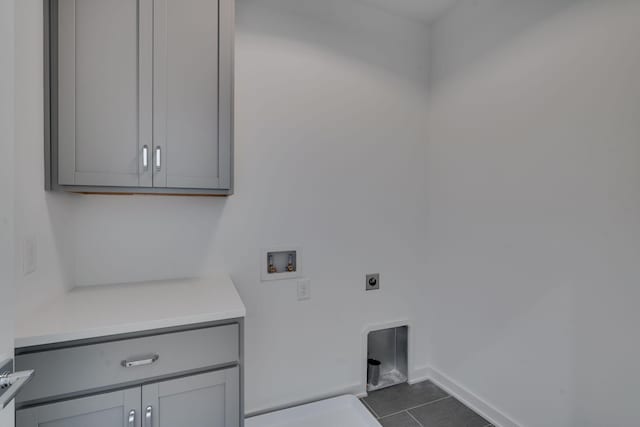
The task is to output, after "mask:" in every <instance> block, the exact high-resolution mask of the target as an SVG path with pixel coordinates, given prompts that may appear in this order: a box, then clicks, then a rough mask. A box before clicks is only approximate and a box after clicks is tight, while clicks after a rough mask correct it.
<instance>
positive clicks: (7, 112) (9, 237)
mask: <svg viewBox="0 0 640 427" xmlns="http://www.w3.org/2000/svg"><path fill="white" fill-rule="evenodd" d="M14 7H15V5H14V1H13V0H0V301H2V303H3V306H2V309H1V310H0V363H3V362H4V361H5V360H6V359H8V358H10V357H12V355H13V319H14V304H13V302H14V301H15V276H14V270H13V259H14V252H13V250H14V247H13V244H14V224H13V221H14V202H13V197H14V187H13V178H14V177H13V165H14V160H15V157H14V145H15V130H14V119H15V108H14V101H15V98H14V96H15V90H14V89H15V88H14V86H15V85H14V73H15V61H14V41H15V22H14V17H15V14H14ZM12 425H13V405H10V406H8V407H7V408H5V409H4V410H3V409H2V408H0V427H10V426H12Z"/></svg>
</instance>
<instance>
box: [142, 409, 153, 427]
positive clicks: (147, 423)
mask: <svg viewBox="0 0 640 427" xmlns="http://www.w3.org/2000/svg"><path fill="white" fill-rule="evenodd" d="M152 416H153V408H152V407H151V406H147V409H145V412H144V427H152V421H153V420H152V419H151V418H152Z"/></svg>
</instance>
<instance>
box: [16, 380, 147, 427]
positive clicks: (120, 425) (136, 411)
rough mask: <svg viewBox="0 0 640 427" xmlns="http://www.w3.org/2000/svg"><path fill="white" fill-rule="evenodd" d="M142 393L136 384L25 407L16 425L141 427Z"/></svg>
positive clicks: (35, 426)
mask: <svg viewBox="0 0 640 427" xmlns="http://www.w3.org/2000/svg"><path fill="white" fill-rule="evenodd" d="M140 394H141V390H140V387H136V388H132V389H127V390H122V391H116V392H113V393H107V394H100V395H97V396H91V397H83V398H80V399H74V400H69V401H66V402H59V403H53V404H50V405H43V406H37V407H34V408H30V409H23V410H20V411H17V412H16V427H140V426H141V423H140ZM130 417H132V421H133V422H130Z"/></svg>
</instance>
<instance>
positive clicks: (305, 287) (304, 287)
mask: <svg viewBox="0 0 640 427" xmlns="http://www.w3.org/2000/svg"><path fill="white" fill-rule="evenodd" d="M308 299H311V279H300V280H298V301H305V300H308Z"/></svg>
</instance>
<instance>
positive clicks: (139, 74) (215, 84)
mask: <svg viewBox="0 0 640 427" xmlns="http://www.w3.org/2000/svg"><path fill="white" fill-rule="evenodd" d="M45 4H46V8H45V9H46V12H47V17H48V18H47V19H46V20H45V23H46V25H47V28H46V29H45V34H47V35H48V43H46V48H47V51H46V57H45V59H46V61H45V63H46V66H47V72H46V76H45V77H46V79H45V80H46V83H47V90H46V91H45V92H46V95H47V98H48V102H46V103H45V104H47V105H48V108H47V111H46V112H45V119H46V123H47V125H48V126H47V144H45V154H46V157H47V159H46V162H45V164H46V167H47V170H46V173H45V175H46V178H47V183H46V185H47V189H53V190H64V191H74V192H91V193H159V194H205V195H206V194H211V195H228V194H231V193H232V169H233V168H232V148H233V31H234V0H57V1H56V0H45Z"/></svg>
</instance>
